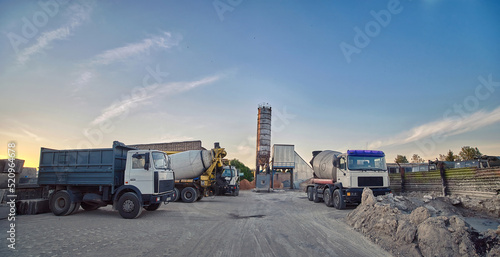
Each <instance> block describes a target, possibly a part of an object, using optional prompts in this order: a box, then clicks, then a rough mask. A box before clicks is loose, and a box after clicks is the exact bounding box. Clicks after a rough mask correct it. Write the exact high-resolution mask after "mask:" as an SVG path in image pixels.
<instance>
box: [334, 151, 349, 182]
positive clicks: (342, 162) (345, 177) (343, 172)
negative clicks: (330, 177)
mask: <svg viewBox="0 0 500 257" xmlns="http://www.w3.org/2000/svg"><path fill="white" fill-rule="evenodd" d="M349 179H350V174H349V172H348V171H347V160H346V157H345V156H342V157H340V159H339V168H338V170H337V182H341V183H342V186H343V187H349V186H351V183H350V180H349Z"/></svg>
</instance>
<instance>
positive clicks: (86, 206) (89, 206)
mask: <svg viewBox="0 0 500 257" xmlns="http://www.w3.org/2000/svg"><path fill="white" fill-rule="evenodd" d="M80 205H81V206H82V208H83V209H84V210H86V211H93V210H97V209H99V205H94V204H88V203H86V202H82V203H80Z"/></svg>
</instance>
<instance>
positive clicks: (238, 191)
mask: <svg viewBox="0 0 500 257" xmlns="http://www.w3.org/2000/svg"><path fill="white" fill-rule="evenodd" d="M238 195H240V189H239V188H237V189H236V191H235V192H234V196H238Z"/></svg>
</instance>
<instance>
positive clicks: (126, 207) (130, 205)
mask: <svg viewBox="0 0 500 257" xmlns="http://www.w3.org/2000/svg"><path fill="white" fill-rule="evenodd" d="M133 210H134V202H133V201H132V200H129V199H127V200H125V202H123V211H125V212H132V211H133Z"/></svg>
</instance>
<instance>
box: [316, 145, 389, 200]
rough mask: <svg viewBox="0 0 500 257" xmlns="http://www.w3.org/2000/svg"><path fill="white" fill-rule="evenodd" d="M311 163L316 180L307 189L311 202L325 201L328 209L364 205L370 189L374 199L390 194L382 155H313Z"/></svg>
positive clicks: (355, 152)
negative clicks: (366, 190)
mask: <svg viewBox="0 0 500 257" xmlns="http://www.w3.org/2000/svg"><path fill="white" fill-rule="evenodd" d="M310 163H311V166H312V167H313V171H314V173H313V174H314V178H313V179H312V180H311V183H310V184H308V185H307V187H306V192H307V198H308V199H309V201H314V202H316V203H318V202H321V201H323V202H324V203H325V204H326V206H328V207H332V206H333V207H335V208H337V209H344V208H345V206H346V204H347V203H349V204H359V203H361V194H362V192H363V188H365V187H369V188H370V189H371V190H372V191H373V194H374V195H375V196H378V195H383V194H388V193H390V191H391V190H390V189H389V174H388V172H387V166H386V163H385V154H384V152H382V151H374V150H348V151H347V153H340V152H336V151H330V150H327V151H314V152H313V158H312V160H311V162H310Z"/></svg>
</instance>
